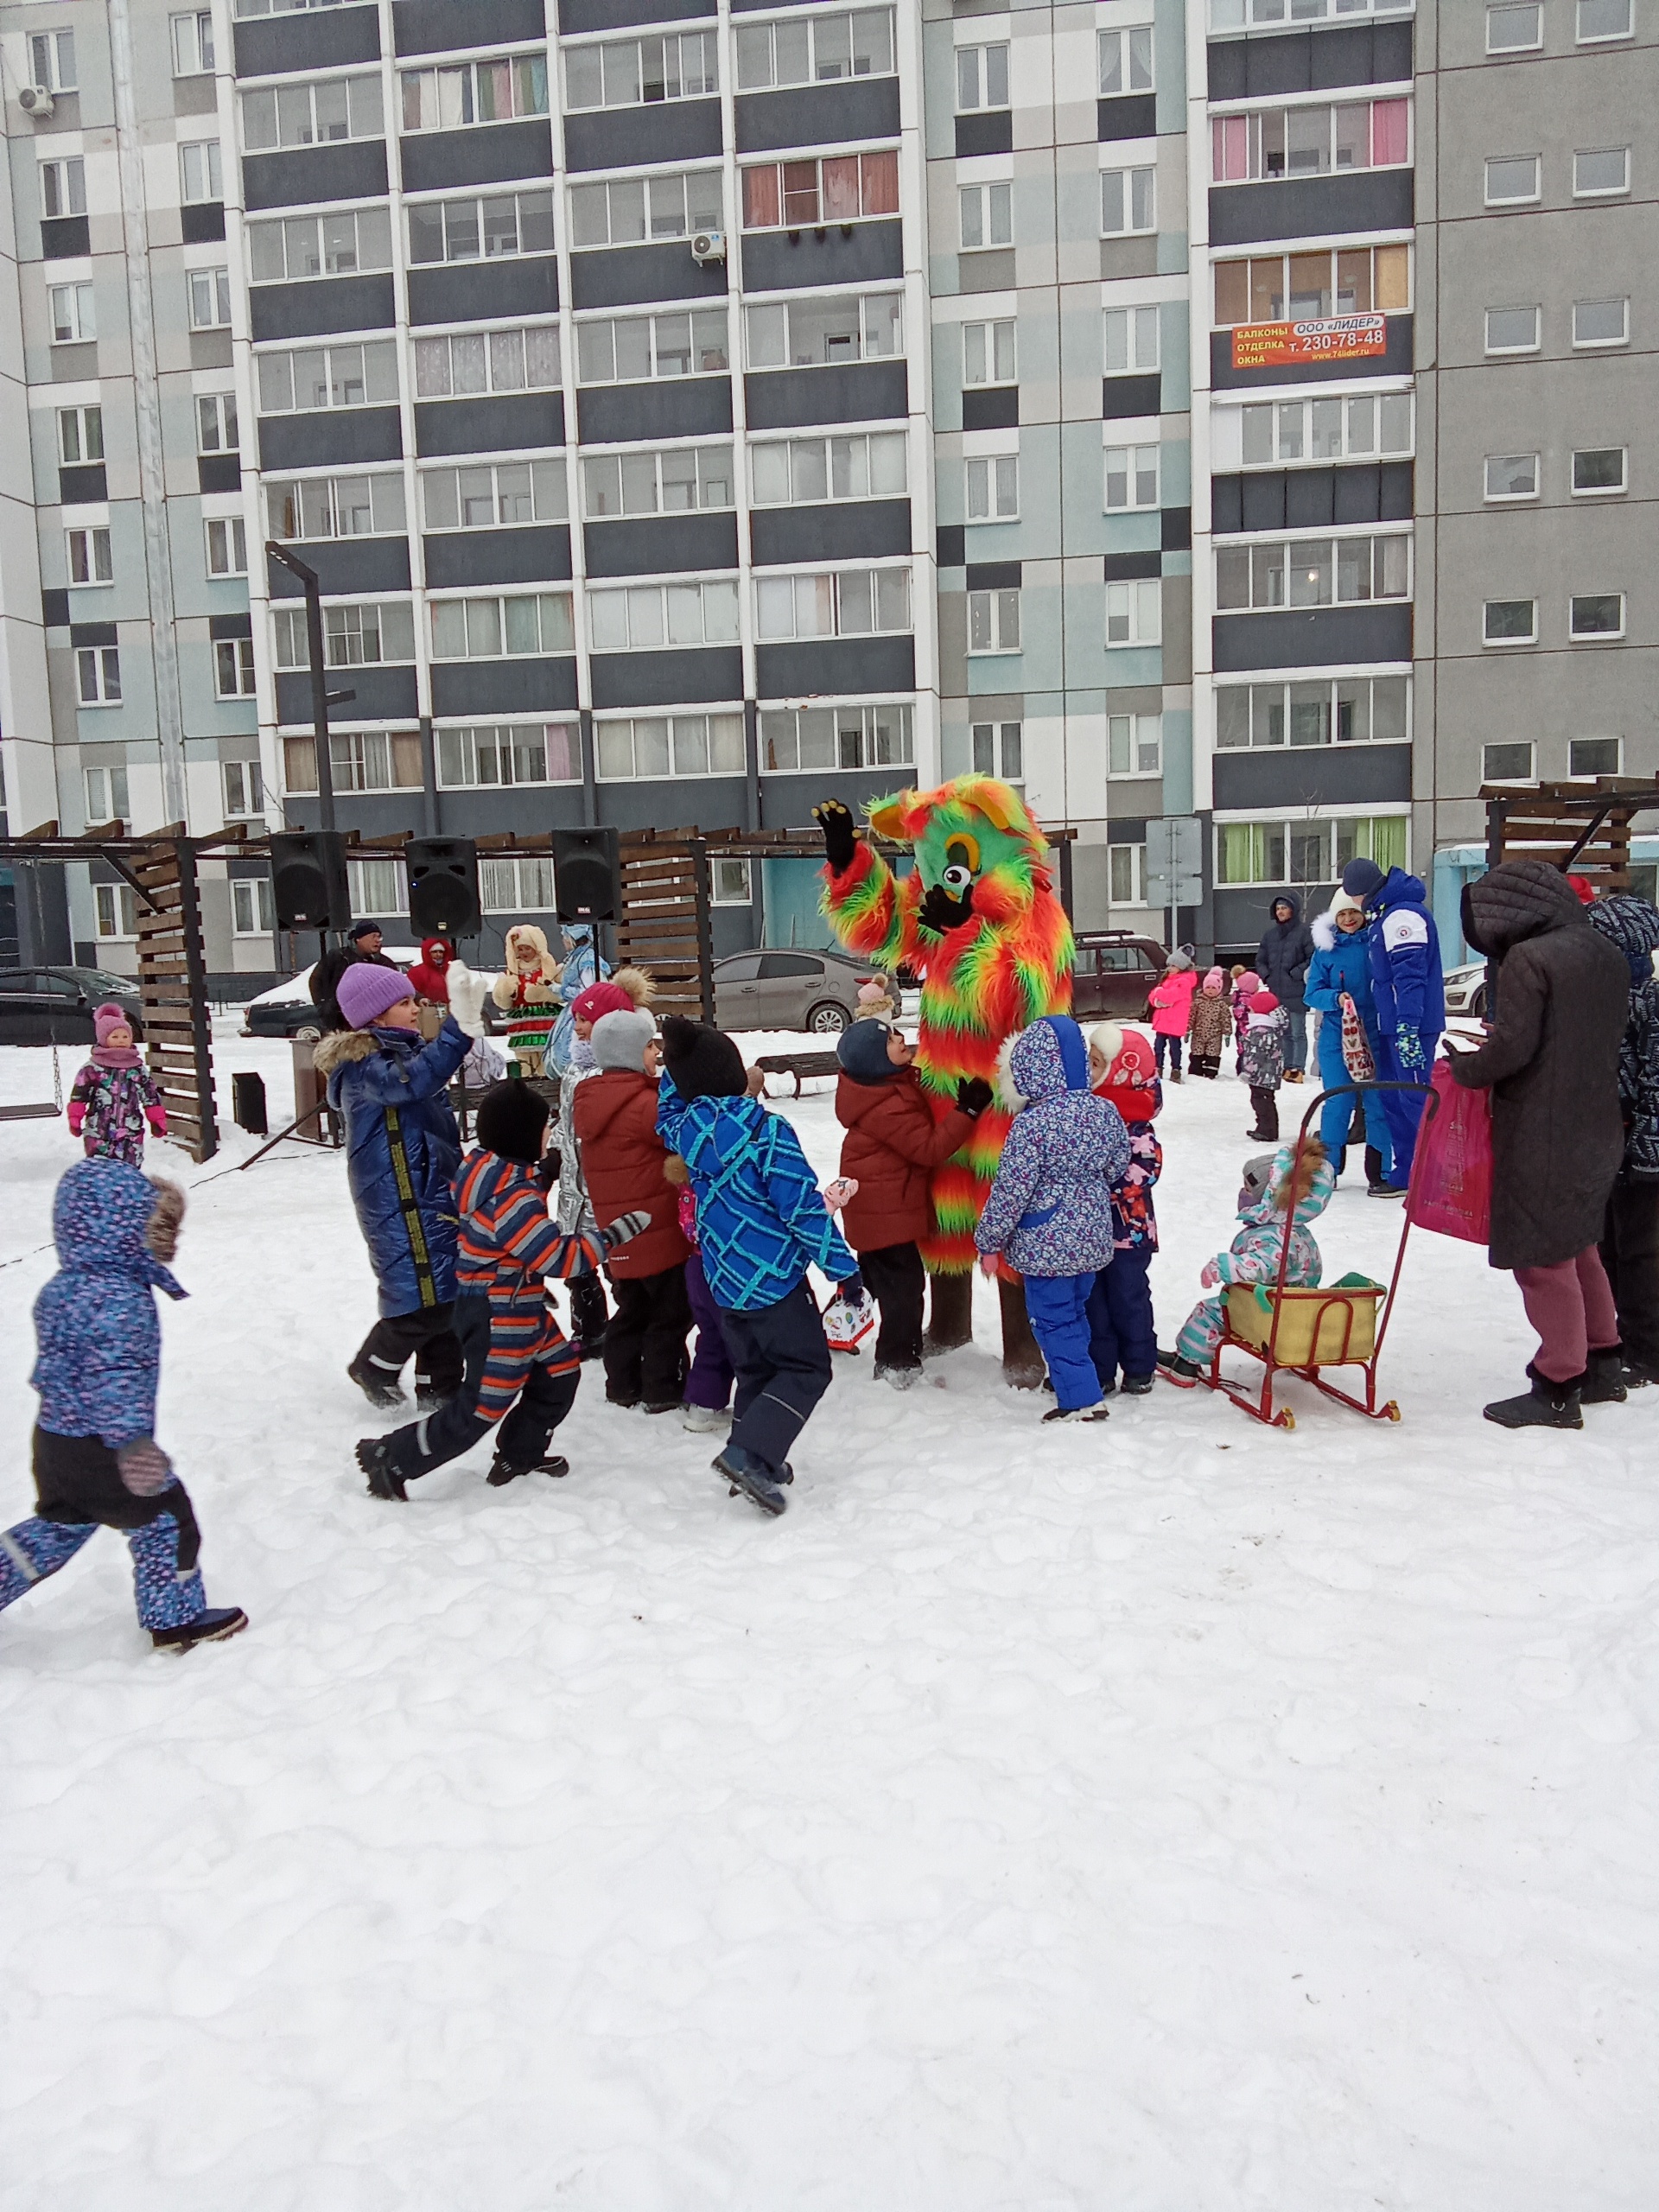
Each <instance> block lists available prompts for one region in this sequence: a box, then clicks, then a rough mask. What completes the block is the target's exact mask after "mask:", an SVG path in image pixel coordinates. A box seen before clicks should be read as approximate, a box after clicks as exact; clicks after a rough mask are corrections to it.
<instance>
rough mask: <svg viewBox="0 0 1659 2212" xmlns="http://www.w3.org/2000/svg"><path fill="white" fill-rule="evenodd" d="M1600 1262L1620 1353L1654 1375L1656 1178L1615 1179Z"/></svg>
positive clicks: (1658, 1308) (1658, 1260) (1657, 1372)
mask: <svg viewBox="0 0 1659 2212" xmlns="http://www.w3.org/2000/svg"><path fill="white" fill-rule="evenodd" d="M1601 1264H1602V1266H1603V1267H1604V1268H1605V1269H1606V1270H1607V1280H1608V1281H1609V1282H1610V1283H1611V1285H1612V1289H1613V1303H1614V1305H1615V1306H1617V1307H1618V1336H1619V1342H1620V1343H1621V1344H1623V1345H1624V1355H1625V1357H1626V1358H1627V1359H1629V1360H1630V1362H1631V1363H1632V1364H1633V1365H1634V1366H1637V1367H1643V1368H1645V1369H1646V1370H1647V1371H1648V1373H1649V1375H1651V1376H1656V1377H1659V1183H1630V1182H1627V1181H1626V1180H1625V1179H1624V1176H1623V1175H1621V1176H1620V1177H1619V1179H1618V1181H1617V1182H1616V1183H1615V1184H1614V1185H1613V1187H1612V1192H1611V1195H1610V1196H1609V1198H1608V1200H1607V1217H1606V1219H1605V1222H1604V1224H1603V1225H1602V1231H1601Z"/></svg>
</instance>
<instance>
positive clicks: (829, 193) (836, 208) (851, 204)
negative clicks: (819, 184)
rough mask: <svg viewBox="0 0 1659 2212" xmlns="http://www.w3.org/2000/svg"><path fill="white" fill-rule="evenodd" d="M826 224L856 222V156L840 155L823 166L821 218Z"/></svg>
mask: <svg viewBox="0 0 1659 2212" xmlns="http://www.w3.org/2000/svg"><path fill="white" fill-rule="evenodd" d="M823 220H824V221H825V222H826V223H855V222H856V221H857V220H858V156H857V155H856V154H842V155H840V156H836V158H835V159H834V160H832V161H827V162H825V163H824V164H823Z"/></svg>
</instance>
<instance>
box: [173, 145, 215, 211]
mask: <svg viewBox="0 0 1659 2212" xmlns="http://www.w3.org/2000/svg"><path fill="white" fill-rule="evenodd" d="M193 169H194V171H196V172H197V174H196V175H194V177H193V176H192V175H191V172H192V170H193ZM224 197H225V163H224V154H223V149H221V147H220V145H219V140H218V139H217V138H186V139H183V140H181V143H180V146H179V201H180V204H181V206H182V207H203V206H207V207H211V206H212V205H213V202H214V201H215V200H223V199H224Z"/></svg>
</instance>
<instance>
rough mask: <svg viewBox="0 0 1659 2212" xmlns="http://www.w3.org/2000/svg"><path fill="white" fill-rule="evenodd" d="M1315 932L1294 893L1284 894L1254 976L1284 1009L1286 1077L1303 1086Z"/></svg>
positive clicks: (1277, 902) (1276, 901)
mask: <svg viewBox="0 0 1659 2212" xmlns="http://www.w3.org/2000/svg"><path fill="white" fill-rule="evenodd" d="M1314 950H1315V948H1314V944H1313V931H1312V930H1311V929H1309V927H1308V926H1307V924H1306V922H1305V921H1304V920H1303V919H1302V902H1301V900H1300V898H1299V897H1298V896H1297V894H1296V893H1295V892H1294V891H1281V893H1279V895H1278V897H1277V898H1276V899H1274V902H1273V919H1272V920H1271V921H1270V922H1269V923H1268V926H1267V928H1266V929H1265V930H1263V931H1262V942H1261V944H1259V945H1258V946H1257V947H1256V951H1255V972H1256V974H1257V975H1258V976H1260V977H1261V978H1262V988H1264V989H1265V990H1269V991H1271V992H1272V993H1273V995H1274V998H1276V999H1277V1000H1278V1001H1279V1003H1280V1005H1281V1007H1283V1008H1284V1009H1285V1013H1286V1015H1287V1020H1288V1027H1287V1033H1286V1036H1285V1075H1286V1077H1287V1080H1288V1081H1290V1082H1292V1083H1300V1081H1301V1079H1302V1071H1303V1070H1304V1069H1305V1068H1306V1065H1307V1000H1306V995H1305V993H1306V988H1307V969H1308V963H1309V962H1310V961H1311V960H1312V959H1313V953H1314Z"/></svg>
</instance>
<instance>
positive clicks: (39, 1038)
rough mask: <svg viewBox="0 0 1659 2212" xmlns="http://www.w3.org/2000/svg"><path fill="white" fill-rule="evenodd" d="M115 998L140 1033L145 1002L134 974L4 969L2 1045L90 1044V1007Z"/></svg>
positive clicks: (1, 980)
mask: <svg viewBox="0 0 1659 2212" xmlns="http://www.w3.org/2000/svg"><path fill="white" fill-rule="evenodd" d="M106 1000H112V1001H114V1002H115V1003H116V1004H117V1005H118V1006H123V1007H126V1008H127V1010H128V1013H129V1014H130V1019H131V1021H132V1033H133V1035H134V1036H135V1037H136V1036H137V1035H138V1034H139V1033H141V1031H142V1029H143V1020H142V1015H143V1001H142V1000H141V999H140V996H139V992H138V982H137V977H136V976H108V975H105V972H104V970H103V969H101V968H5V969H0V1045H90V1044H92V1043H93V1042H94V1041H95V1039H94V1036H93V1032H92V1009H93V1007H99V1006H102V1005H104V1003H105V1001H106Z"/></svg>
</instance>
